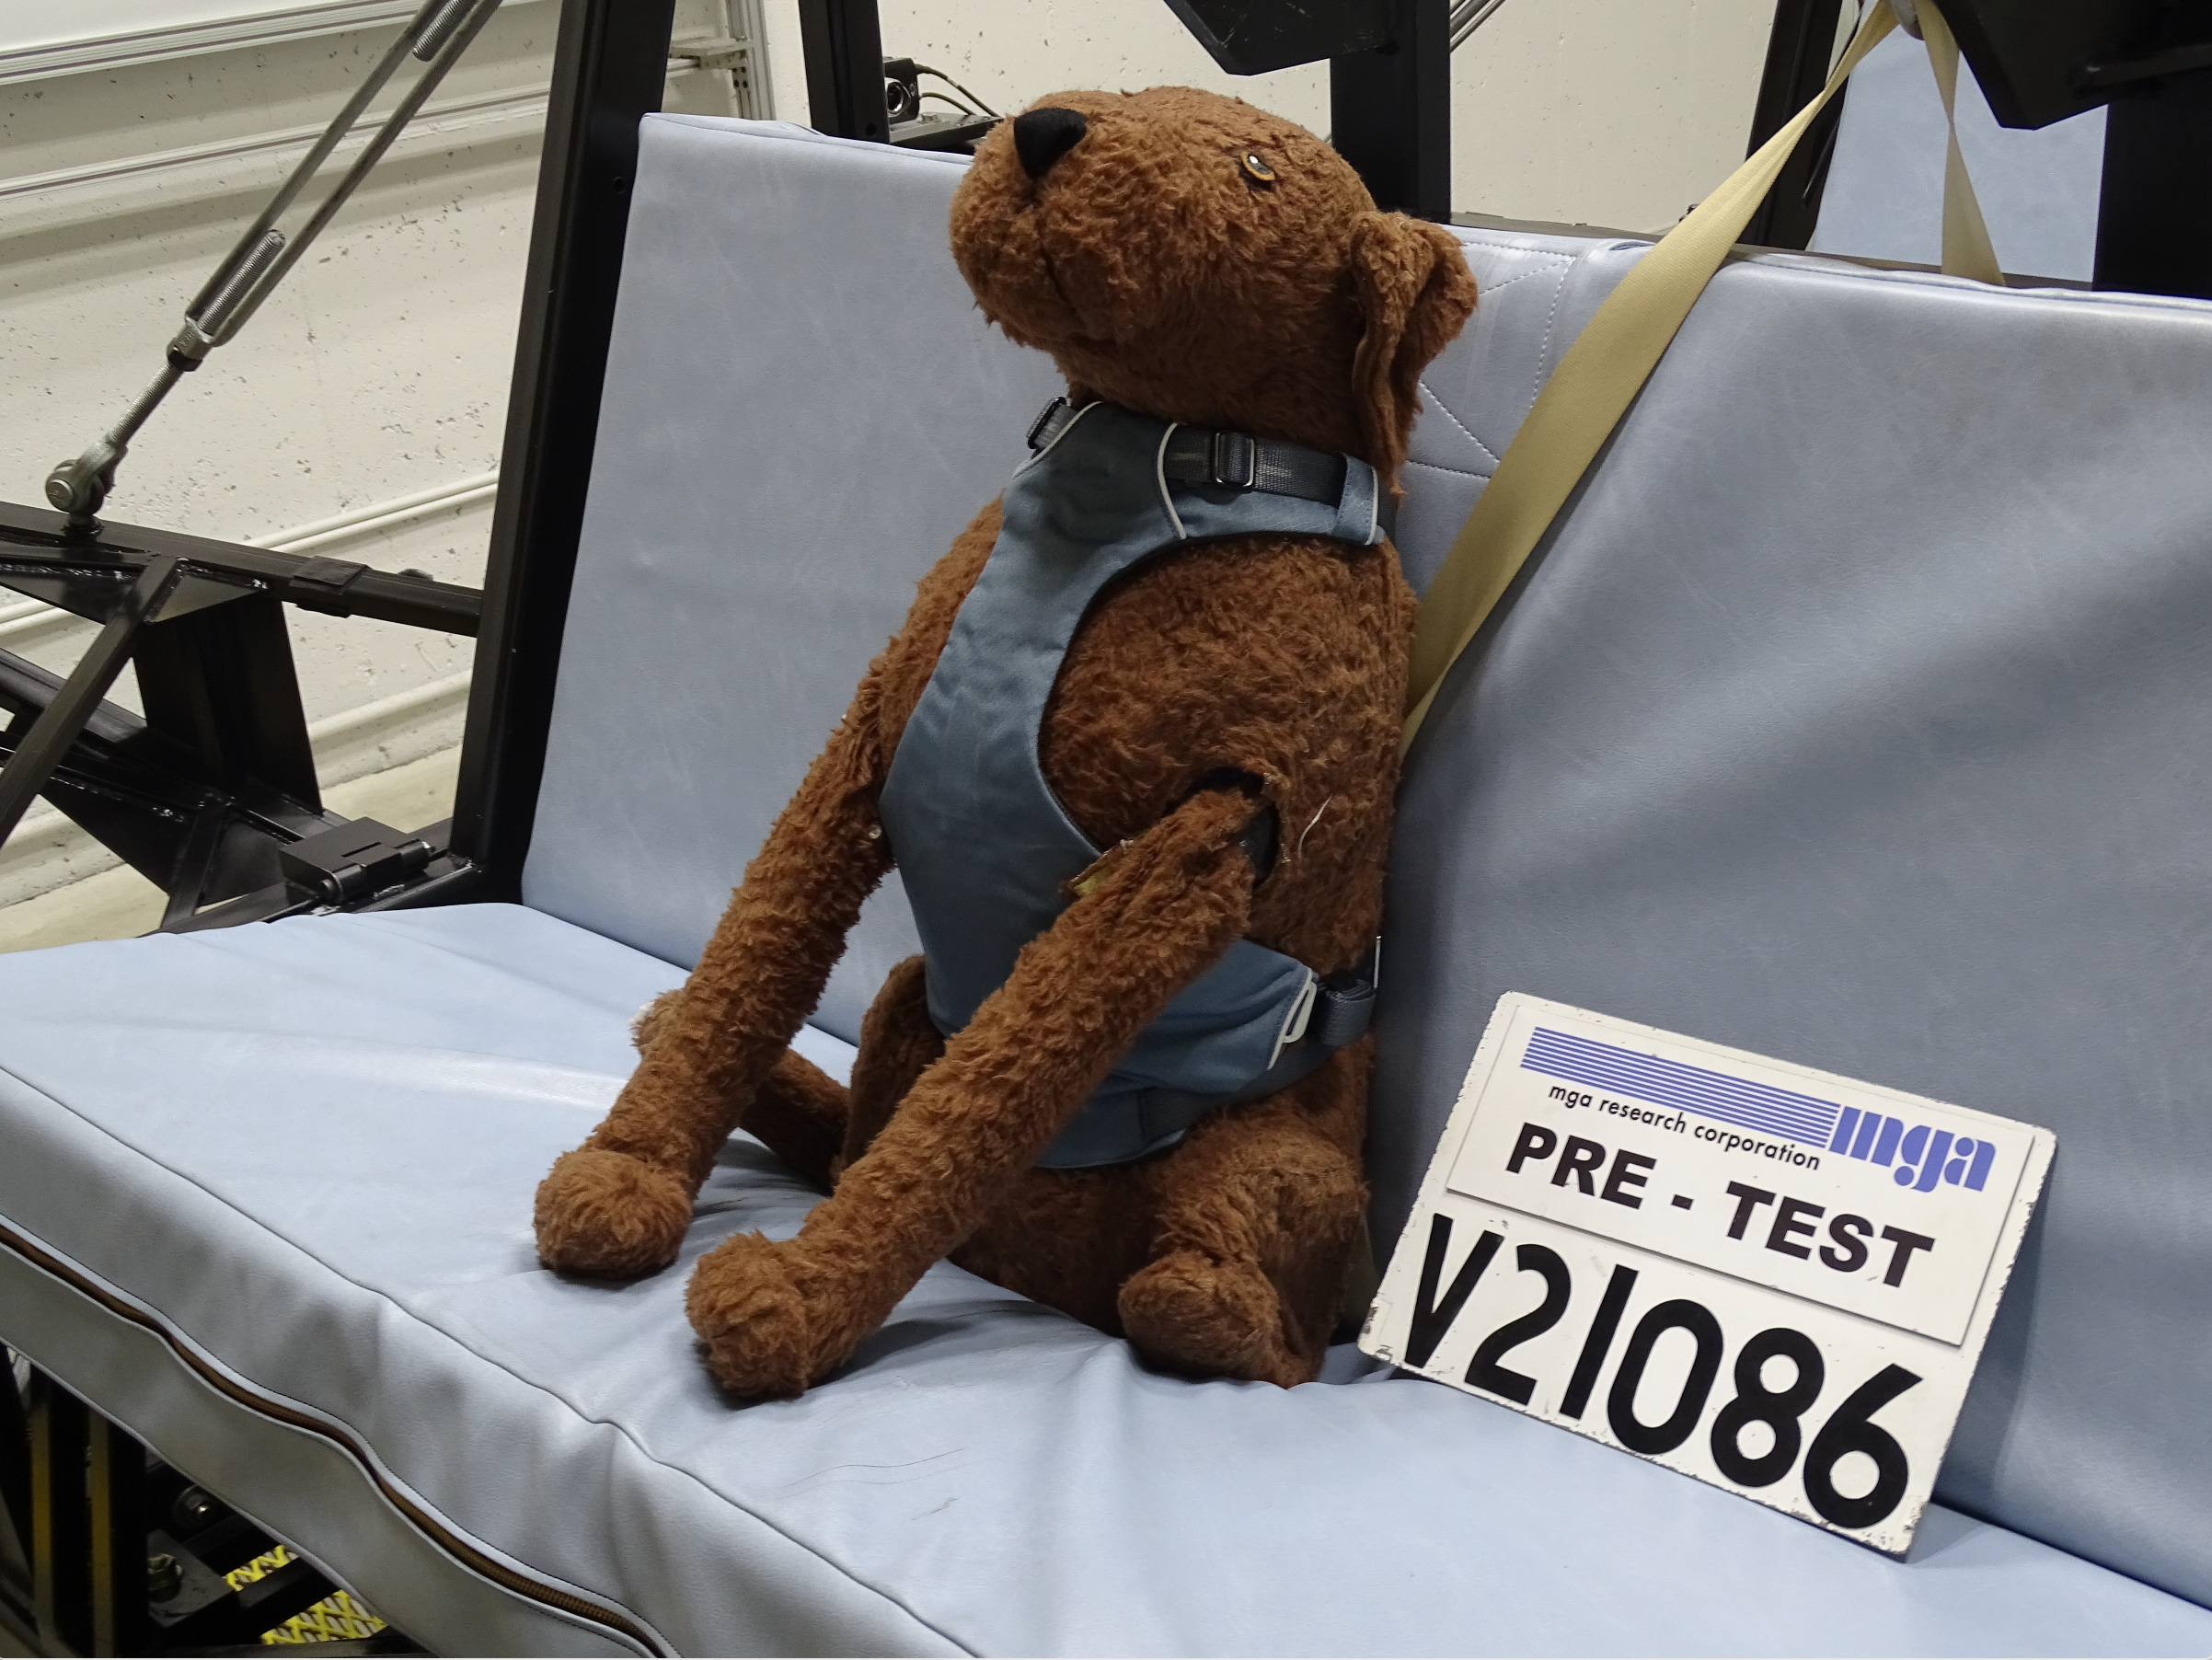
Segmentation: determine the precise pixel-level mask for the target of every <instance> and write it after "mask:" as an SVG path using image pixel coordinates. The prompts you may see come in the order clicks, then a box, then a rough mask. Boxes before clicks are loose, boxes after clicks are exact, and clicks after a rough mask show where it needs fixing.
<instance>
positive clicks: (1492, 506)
mask: <svg viewBox="0 0 2212 1660" xmlns="http://www.w3.org/2000/svg"><path fill="white" fill-rule="evenodd" d="M1917 10H1918V15H1919V18H1920V22H1921V26H1922V30H1923V37H1924V39H1925V40H1926V42H1927V45H1928V50H1929V57H1930V62H1931V63H1933V65H1934V67H1935V71H1936V81H1937V85H1938V86H1939V87H1940V88H1941V91H1942V94H1943V107H1944V110H1945V113H1946V114H1947V115H1948V114H1949V112H1950V110H1951V108H1952V104H1953V96H1954V92H1955V88H1956V85H1957V80H1958V45H1957V42H1956V41H1955V40H1953V38H1952V34H1951V30H1950V29H1948V28H1947V27H1946V26H1945V25H1944V23H1943V21H1942V18H1941V16H1940V15H1938V13H1937V11H1936V8H1935V6H1934V5H1933V3H1932V0H1918V6H1917ZM1895 27H1896V16H1895V13H1894V12H1893V11H1892V10H1891V9H1890V6H1888V4H1886V3H1885V0H1874V3H1873V4H1872V5H1870V6H1868V7H1867V8H1866V15H1865V17H1864V18H1863V19H1862V20H1861V23H1860V25H1859V29H1858V32H1857V33H1856V34H1854V35H1853V36H1852V37H1851V43H1850V44H1849V46H1848V47H1846V48H1845V49H1844V52H1843V56H1842V57H1841V58H1839V59H1838V60H1837V63H1836V68H1835V71H1834V73H1833V74H1831V75H1829V76H1828V83H1827V85H1826V86H1824V87H1822V88H1821V90H1820V94H1819V96H1818V97H1816V98H1814V99H1813V101H1812V102H1811V103H1809V104H1807V105H1806V106H1805V107H1804V108H1803V110H1799V111H1798V112H1797V114H1796V115H1795V116H1794V117H1793V118H1792V119H1791V121H1790V123H1789V124H1788V125H1787V126H1785V127H1784V128H1782V130H1781V131H1780V132H1779V133H1776V134H1775V135H1774V136H1773V137H1772V138H1770V139H1768V141H1767V142H1766V143H1765V144H1762V145H1760V146H1759V149H1758V152H1757V154H1756V155H1754V156H1752V157H1751V159H1750V160H1748V161H1746V162H1745V164H1744V165H1743V166H1742V167H1738V168H1737V169H1736V170H1735V172H1734V174H1732V175H1731V176H1730V177H1729V179H1728V180H1727V182H1726V183H1724V184H1722V186H1721V187H1720V189H1718V190H1715V191H1713V193H1712V194H1711V195H1710V196H1708V197H1707V198H1706V199H1705V200H1704V201H1703V202H1699V204H1698V206H1697V208H1696V209H1695V210H1693V211H1692V212H1691V213H1689V215H1688V217H1686V218H1685V219H1684V220H1683V221H1682V223H1681V224H1679V225H1676V226H1675V228H1674V229H1673V230H1671V231H1669V232H1668V233H1667V234H1666V235H1665V236H1663V237H1662V238H1660V240H1659V241H1658V243H1657V244H1656V245H1654V246H1653V248H1652V250H1651V252H1649V253H1647V254H1645V255H1644V256H1643V258H1642V259H1639V260H1638V261H1637V262H1636V264H1635V266H1634V268H1633V269H1631V270H1630V272H1629V273H1628V275H1627V276H1625V277H1623V278H1622V279H1621V281H1620V285H1619V287H1617V288H1616V289H1614V291H1613V293H1612V294H1610V295H1609V296H1608V297H1607V300H1606V302H1605V304H1604V305H1600V306H1599V307H1598V308H1597V312H1596V316H1594V317H1591V319H1590V321H1589V323H1588V325H1587V326H1586V327H1585V328H1584V329H1583V331H1582V333H1581V334H1579V335H1578V336H1576V337H1575V340H1574V343H1573V345H1571V346H1569V347H1568V348H1567V351H1566V353H1565V355H1563V356H1562V357H1561V359H1560V363H1559V367H1558V368H1557V369H1555V370H1553V371H1552V375H1551V378H1550V380H1549V381H1548V382H1546V383H1545V386H1544V389H1543V391H1542V392H1541V393H1540V394H1539V395H1538V398H1537V400H1536V403H1535V405H1534V406H1533V407H1532V408H1531V409H1529V411H1528V416H1527V420H1525V421H1522V423H1521V429H1520V431H1519V432H1518V433H1516V434H1515V437H1514V440H1513V442H1512V443H1511V444H1508V445H1507V446H1506V449H1505V454H1504V455H1503V458H1502V459H1501V460H1500V461H1499V463H1498V466H1497V469H1496V471H1495V472H1493V473H1492V475H1491V480H1490V483H1489V485H1488V486H1487V487H1486V488H1485V489H1484V490H1483V491H1482V494H1481V496H1480V498H1479V499H1478V500H1477V501H1476V502H1475V507H1474V511H1473V512H1472V513H1469V515H1468V519H1467V523H1466V524H1465V525H1462V526H1461V527H1460V530H1459V535H1458V536H1457V538H1456V539H1455V540H1454V541H1453V543H1452V546H1451V550H1450V551H1449V552H1448V553H1446V555H1445V558H1444V563H1443V565H1442V567H1441V568H1440V569H1439V570H1438V571H1437V572H1436V576H1435V580H1434V582H1431V583H1430V584H1429V589H1428V592H1427V594H1425V595H1423V599H1422V602H1421V611H1420V615H1419V616H1418V617H1417V618H1416V620H1415V622H1414V626H1413V662H1412V674H1411V681H1410V684H1409V686H1408V699H1409V709H1408V712H1407V715H1406V721H1405V730H1404V735H1403V738H1402V740H1401V744H1400V753H1401V754H1402V753H1403V750H1404V749H1405V748H1406V747H1408V746H1410V745H1411V744H1412V742H1413V734H1414V733H1415V732H1418V731H1419V730H1420V728H1421V723H1422V721H1423V719H1425V718H1426V716H1427V715H1428V712H1429V706H1430V704H1432V703H1433V702H1434V700H1435V697H1436V690H1437V688H1438V687H1439V686H1442V685H1443V684H1444V677H1445V674H1446V672H1447V671H1448V670H1449V669H1450V668H1451V666H1452V664H1453V663H1455V662H1457V660H1458V656H1459V653H1460V652H1461V651H1464V650H1466V648H1467V644H1468V642H1469V640H1472V639H1473V638H1474V637H1475V632H1476V630H1477V629H1479V628H1480V627H1481V626H1482V623H1483V620H1484V619H1485V618H1486V617H1489V615H1490V613H1491V610H1492V607H1493V606H1495V605H1497V603H1498V600H1499V598H1500V597H1501V596H1502V595H1503V594H1504V592H1505V590H1506V589H1507V588H1508V587H1509V586H1511V585H1512V582H1513V579H1514V577H1515V575H1516V574H1517V573H1518V572H1519V571H1520V569H1521V566H1522V565H1523V563H1524V562H1526V561H1527V558H1528V555H1529V554H1530V552H1531V551H1533V550H1534V548H1535V547H1536V545H1537V543H1538V541H1540V540H1541V539H1542V538H1543V535H1544V532H1545V531H1546V530H1547V529H1548V528H1549V527H1550V524H1551V521H1552V520H1553V519H1554V518H1555V517H1557V516H1558V513H1559V511H1560V509H1561V507H1562V506H1564V505H1565V504H1566V501H1567V498H1568V496H1570V495H1571V494H1573V490H1574V487H1575V485H1576V484H1577V483H1578V482H1579V481H1580V480H1581V478H1582V476H1583V474H1584V472H1585V471H1587V470H1588V468H1589V466H1590V463H1591V462H1592V461H1593V460H1595V459H1596V455H1597V452H1598V450H1599V449H1600V448H1602V447H1603V446H1604V444H1605V442H1606V440H1607V437H1609V436H1610V435H1611V433H1612V431H1613V429H1614V427H1615V426H1617V425H1619V421H1620V418H1621V416H1622V415H1624V414H1625V413H1627V411H1628V407H1629V405H1630V403H1631V402H1633V401H1634V399H1635V397H1636V394H1637V393H1638V392H1639V391H1641V390H1642V386H1643V383H1644V382H1645V381H1646V380H1647V379H1649V378H1650V377H1651V373H1652V371H1653V368H1655V367H1657V365H1658V363H1659V359H1660V358H1661V356H1663V355H1664V354H1665V351H1666V348H1667V346H1668V345H1669V344H1670V343H1671V342H1672V341H1673V340H1674V338H1675V334H1676V330H1677V329H1680V328H1681V327H1682V323H1683V319H1684V318H1686V317H1688V315H1689V310H1690V307H1691V306H1692V305H1696V304H1697V301H1698V296H1699V294H1702V293H1703V292H1704V290H1705V284H1706V283H1707V282H1710V281H1711V278H1712V274H1713V272H1715V271H1718V270H1719V269H1720V268H1721V262H1722V260H1723V259H1726V258H1727V257H1728V252H1729V250H1730V249H1731V248H1734V246H1735V242H1736V238H1737V237H1738V236H1742V235H1743V233H1744V226H1745V225H1746V224H1748V223H1749V222H1750V219H1751V215H1752V213H1753V211H1754V210H1756V209H1757V206H1758V204H1759V203H1760V202H1762V201H1764V200H1765V199H1766V195H1767V192H1768V190H1770V189H1771V188H1772V187H1773V184H1774V180H1775V179H1776V177H1777V176H1778V175H1779V174H1780V172H1781V170H1782V165H1783V163H1785V162H1786V161H1788V160H1789V158H1790V153H1791V150H1793V149H1794V148H1795V147H1796V145H1797V142H1798V140H1799V139H1800V138H1802V137H1803V135H1804V131H1805V129H1806V128H1807V127H1808V126H1810V125H1811V124H1812V122H1813V118H1814V117H1815V116H1816V115H1818V114H1819V113H1820V111H1821V110H1822V108H1823V107H1824V106H1825V105H1826V103H1827V101H1828V99H1829V98H1833V97H1834V96H1835V94H1836V89H1837V88H1838V86H1842V85H1843V83H1844V81H1845V80H1846V79H1847V78H1848V77H1849V75H1850V73H1851V71H1852V70H1854V69H1856V68H1857V67H1858V66H1859V64H1860V63H1861V60H1863V59H1864V58H1865V56H1866V54H1867V53H1868V52H1872V50H1873V49H1874V47H1875V46H1876V45H1877V44H1878V43H1879V42H1880V41H1881V40H1882V39H1883V38H1884V36H1885V35H1887V34H1888V33H1889V31H1890V30H1891V29H1894V28H1895ZM1954 220H1955V222H1956V230H1955V233H1954V223H1953V222H1954ZM1977 239H1978V248H1976V246H1975V244H1976V240H1977ZM1954 241H1955V244H1956V247H1955V250H1954ZM1988 249H1989V236H1988V232H1987V229H1986V228H1984V225H1983V222H1982V215H1981V209H1980V206H1979V204H1978V203H1976V202H1975V200H1974V191H1973V186H1972V184H1971V183H1970V182H1969V181H1968V180H1967V179H1966V169H1965V163H1964V158H1963V157H1962V156H1960V154H1959V148H1958V136H1957V133H1956V130H1955V128H1954V129H1953V134H1952V139H1951V148H1950V152H1949V156H1948V157H1947V159H1946V168H1945V174H1944V213H1943V252H1944V269H1945V270H1946V271H1952V270H1953V253H1954V251H1955V252H1957V253H1958V255H1959V256H1960V260H1959V269H1958V274H1961V275H1969V276H1977V277H1981V276H1984V272H1985V271H1986V272H1987V276H1986V277H1985V278H1984V280H1986V281H1991V282H1995V281H1998V280H1999V278H1998V275H1997V261H1996V259H1995V258H1994V257H1993V256H1992V255H1990V253H1989V251H1988ZM1976 267H1979V269H1976Z"/></svg>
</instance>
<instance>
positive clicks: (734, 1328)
mask: <svg viewBox="0 0 2212 1660" xmlns="http://www.w3.org/2000/svg"><path fill="white" fill-rule="evenodd" d="M797 1249H798V1248H797V1247H795V1246H792V1245H779V1244H777V1243H775V1242H774V1241H773V1240H770V1239H766V1237H764V1236H763V1235H760V1234H756V1233H751V1234H732V1236H731V1237H730V1238H729V1239H724V1240H723V1241H722V1242H721V1243H720V1245H717V1246H716V1247H715V1248H714V1249H713V1250H712V1251H709V1252H708V1253H707V1254H706V1255H705V1256H703V1257H701V1258H700V1259H699V1265H698V1267H697V1269H696V1270H695V1271H694V1272H693V1274H692V1276H691V1285H690V1288H689V1289H688V1290H686V1291H685V1294H684V1309H685V1313H686V1314H687V1315H689V1316H690V1319H691V1328H692V1330H693V1331H697V1333H698V1334H699V1339H700V1341H701V1342H702V1343H705V1344H706V1349H707V1369H708V1370H709V1372H711V1373H713V1374H714V1379H715V1381H716V1382H717V1383H719V1384H720V1385H721V1386H722V1387H723V1388H724V1389H728V1390H729V1391H730V1392H731V1393H732V1394H733V1395H743V1396H746V1397H748V1398H750V1399H755V1400H789V1399H791V1398H793V1397H795V1396H798V1395H802V1394H804V1393H805V1392H806V1387H807V1385H808V1384H810V1383H812V1382H813V1381H814V1379H815V1378H818V1377H820V1376H821V1375H822V1374H823V1373H824V1372H825V1371H827V1370H829V1369H830V1367H831V1366H834V1365H835V1363H836V1361H837V1360H838V1359H841V1358H842V1356H838V1355H830V1356H824V1355H823V1354H822V1353H821V1352H820V1351H821V1346H822V1345H821V1334H820V1331H819V1330H818V1323H817V1320H816V1319H815V1313H814V1310H813V1308H812V1306H811V1303H810V1298H809V1297H808V1293H807V1288H806V1287H804V1286H802V1285H801V1283H800V1280H799V1276H798V1274H796V1273H795V1272H794V1271H795V1269H796V1268H797V1266H798V1264H797V1262H796V1260H795V1252H796V1251H797Z"/></svg>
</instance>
